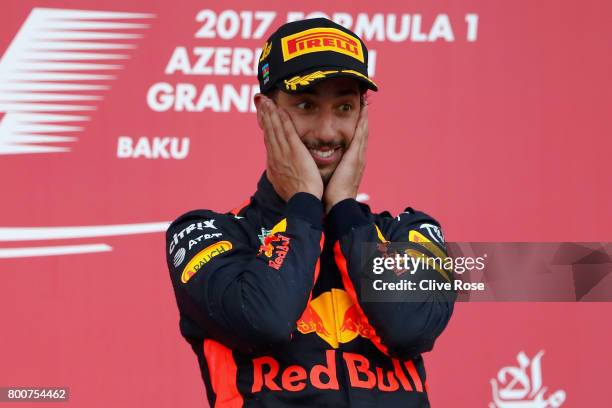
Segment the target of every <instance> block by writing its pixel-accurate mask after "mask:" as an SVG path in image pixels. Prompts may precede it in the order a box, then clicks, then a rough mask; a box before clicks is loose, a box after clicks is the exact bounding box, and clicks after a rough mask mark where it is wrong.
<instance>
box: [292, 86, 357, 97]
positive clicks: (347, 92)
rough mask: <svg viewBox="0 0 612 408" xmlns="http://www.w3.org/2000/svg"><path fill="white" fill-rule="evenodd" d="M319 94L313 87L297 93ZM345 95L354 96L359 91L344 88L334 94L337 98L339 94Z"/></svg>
mask: <svg viewBox="0 0 612 408" xmlns="http://www.w3.org/2000/svg"><path fill="white" fill-rule="evenodd" d="M300 94H301V95H315V96H317V95H319V92H316V91H315V90H314V89H304V90H303V91H301V92H299V93H298V94H297V95H300ZM347 95H355V96H359V91H358V90H357V89H355V88H346V89H341V90H339V91H337V92H336V93H335V94H334V96H335V97H337V98H339V97H341V96H347Z"/></svg>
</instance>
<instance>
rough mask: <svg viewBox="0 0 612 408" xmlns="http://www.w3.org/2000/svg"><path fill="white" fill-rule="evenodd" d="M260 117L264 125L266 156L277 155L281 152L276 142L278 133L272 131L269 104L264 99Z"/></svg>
mask: <svg viewBox="0 0 612 408" xmlns="http://www.w3.org/2000/svg"><path fill="white" fill-rule="evenodd" d="M261 109H262V119H263V125H264V143H265V145H266V150H267V152H268V157H269V158H270V156H274V157H277V156H279V155H280V154H281V151H280V147H279V143H278V135H277V134H276V132H275V131H274V126H273V124H272V119H271V117H270V108H269V105H268V104H267V103H266V102H265V101H264V102H263V103H262V107H261Z"/></svg>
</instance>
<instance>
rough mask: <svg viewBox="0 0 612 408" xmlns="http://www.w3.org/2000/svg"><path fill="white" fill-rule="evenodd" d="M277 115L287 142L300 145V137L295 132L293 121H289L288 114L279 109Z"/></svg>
mask: <svg viewBox="0 0 612 408" xmlns="http://www.w3.org/2000/svg"><path fill="white" fill-rule="evenodd" d="M278 115H279V117H280V120H281V124H282V126H283V130H284V131H285V135H286V136H287V141H288V142H289V143H295V142H300V143H301V140H300V137H299V136H298V134H297V131H296V130H295V126H294V125H293V121H292V120H291V117H290V116H289V114H288V113H287V112H286V111H285V110H284V109H283V108H279V109H278Z"/></svg>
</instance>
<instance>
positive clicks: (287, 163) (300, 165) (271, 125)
mask: <svg viewBox="0 0 612 408" xmlns="http://www.w3.org/2000/svg"><path fill="white" fill-rule="evenodd" d="M259 109H260V110H261V121H262V125H263V130H264V142H265V144H266V151H267V167H266V172H267V175H268V180H270V182H271V183H272V185H273V186H274V190H276V192H277V194H278V195H279V196H281V198H282V199H283V200H285V201H289V199H290V198H291V197H292V196H293V195H294V194H295V193H298V192H306V193H310V194H312V195H314V196H316V197H317V198H319V199H321V197H322V195H323V180H322V179H321V175H320V173H319V169H318V168H317V165H316V163H315V162H314V160H313V158H312V156H311V155H310V153H309V152H308V149H307V148H306V146H304V144H303V143H302V141H301V140H300V137H299V136H298V134H297V131H296V130H295V127H294V125H293V122H292V121H291V118H290V117H289V114H288V113H287V112H285V111H284V110H283V109H282V108H278V107H277V106H276V105H275V104H274V102H273V101H271V100H270V99H268V98H266V97H265V96H262V102H261V103H260V107H259ZM259 114H260V113H259V112H258V115H259Z"/></svg>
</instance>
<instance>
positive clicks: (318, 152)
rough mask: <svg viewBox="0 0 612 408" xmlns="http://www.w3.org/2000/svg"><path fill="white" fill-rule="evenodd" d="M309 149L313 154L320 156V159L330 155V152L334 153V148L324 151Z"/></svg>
mask: <svg viewBox="0 0 612 408" xmlns="http://www.w3.org/2000/svg"><path fill="white" fill-rule="evenodd" d="M310 151H311V152H312V154H314V155H315V156H317V157H320V158H322V159H326V158H328V157H330V156H331V155H332V154H334V152H335V151H336V149H332V150H326V151H322V150H314V149H310Z"/></svg>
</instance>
